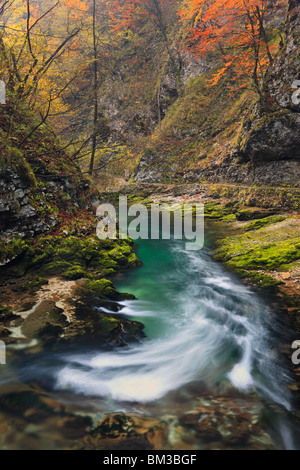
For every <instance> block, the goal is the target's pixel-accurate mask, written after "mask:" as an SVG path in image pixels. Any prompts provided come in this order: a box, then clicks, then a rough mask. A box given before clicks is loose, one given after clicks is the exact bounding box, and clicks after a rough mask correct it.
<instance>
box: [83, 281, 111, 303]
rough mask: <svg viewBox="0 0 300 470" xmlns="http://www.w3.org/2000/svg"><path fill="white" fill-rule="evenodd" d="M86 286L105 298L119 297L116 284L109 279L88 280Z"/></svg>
mask: <svg viewBox="0 0 300 470" xmlns="http://www.w3.org/2000/svg"><path fill="white" fill-rule="evenodd" d="M85 287H86V288H87V289H88V290H91V291H92V292H95V293H96V294H97V295H99V296H100V297H103V298H109V299H116V297H118V293H117V291H116V289H115V286H114V285H113V283H112V282H111V281H109V280H108V279H101V280H98V281H90V280H88V281H86V282H85Z"/></svg>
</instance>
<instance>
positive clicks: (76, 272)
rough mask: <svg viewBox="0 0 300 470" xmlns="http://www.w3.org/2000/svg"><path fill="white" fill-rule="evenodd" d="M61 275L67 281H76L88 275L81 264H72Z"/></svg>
mask: <svg viewBox="0 0 300 470" xmlns="http://www.w3.org/2000/svg"><path fill="white" fill-rule="evenodd" d="M62 277H63V278H64V279H67V280H69V281H76V280H78V279H82V278H85V277H88V273H87V272H86V271H85V270H84V269H83V268H82V267H81V266H72V267H71V268H70V269H67V270H66V271H65V272H64V273H63V275H62Z"/></svg>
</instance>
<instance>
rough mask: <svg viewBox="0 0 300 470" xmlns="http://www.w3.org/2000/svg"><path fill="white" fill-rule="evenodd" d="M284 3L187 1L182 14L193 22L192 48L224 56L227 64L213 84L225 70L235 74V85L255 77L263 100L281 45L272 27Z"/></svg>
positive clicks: (271, 0) (273, 0) (198, 52)
mask: <svg viewBox="0 0 300 470" xmlns="http://www.w3.org/2000/svg"><path fill="white" fill-rule="evenodd" d="M282 5H283V1H282V0H209V1H207V0H186V1H185V2H184V8H183V9H182V10H181V11H180V17H181V20H182V21H187V22H189V24H190V27H189V29H190V36H189V45H188V47H189V50H190V51H191V52H193V53H194V54H196V55H199V56H202V57H208V56H210V57H214V56H215V57H216V58H217V56H220V55H221V57H222V60H223V65H222V66H220V69H219V71H218V72H217V73H216V74H215V75H214V77H213V79H212V81H211V84H212V85H216V84H217V83H218V82H219V80H220V79H221V78H222V77H223V75H224V74H225V73H226V74H227V76H228V75H230V76H231V78H232V82H234V83H235V87H245V86H247V84H248V81H249V78H250V77H251V78H252V83H253V85H254V87H255V90H256V91H257V92H258V93H259V95H260V97H261V101H263V84H262V78H263V75H264V72H265V70H266V68H267V67H268V66H269V65H270V64H272V62H273V54H274V51H275V50H276V48H277V42H276V38H274V37H273V36H272V35H271V34H270V33H269V30H270V28H269V26H270V24H271V23H272V21H273V20H274V19H275V18H276V13H278V11H280V10H281V8H282ZM273 34H274V29H273ZM237 82H238V83H237Z"/></svg>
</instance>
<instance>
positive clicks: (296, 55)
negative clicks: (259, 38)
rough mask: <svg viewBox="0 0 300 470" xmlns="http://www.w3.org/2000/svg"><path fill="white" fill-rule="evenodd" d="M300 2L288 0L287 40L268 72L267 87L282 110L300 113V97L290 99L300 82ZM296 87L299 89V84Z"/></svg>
mask: <svg viewBox="0 0 300 470" xmlns="http://www.w3.org/2000/svg"><path fill="white" fill-rule="evenodd" d="M299 8H300V1H299V0H290V1H289V11H288V19H287V31H286V32H287V39H286V42H285V44H284V46H283V48H282V52H281V53H280V54H279V57H278V59H277V61H276V62H275V64H274V66H273V67H272V70H270V72H269V77H268V81H267V87H268V91H269V94H270V96H271V97H272V98H273V99H274V100H275V101H276V103H277V105H278V106H280V107H281V108H283V109H288V110H291V111H294V112H297V113H299V112H300V99H299V98H300V96H299V94H297V93H296V95H298V99H297V96H295V95H294V96H295V97H294V99H292V96H293V94H294V93H295V91H296V89H295V88H292V85H293V83H294V82H295V81H296V80H300V11H299ZM294 86H295V87H296V86H297V87H298V89H299V88H300V83H298V85H296V84H295V85H294Z"/></svg>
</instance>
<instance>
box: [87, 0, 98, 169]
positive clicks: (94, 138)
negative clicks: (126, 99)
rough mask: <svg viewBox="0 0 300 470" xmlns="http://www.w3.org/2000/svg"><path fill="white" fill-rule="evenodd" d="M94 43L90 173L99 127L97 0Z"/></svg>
mask: <svg viewBox="0 0 300 470" xmlns="http://www.w3.org/2000/svg"><path fill="white" fill-rule="evenodd" d="M93 44H94V120H93V127H94V129H93V137H92V155H91V160H90V170H89V173H90V175H92V174H93V171H94V165H95V155H96V148H97V130H98V129H97V127H98V63H97V59H98V58H97V38H96V0H93Z"/></svg>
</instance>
